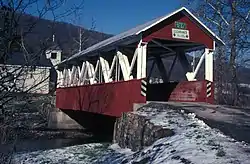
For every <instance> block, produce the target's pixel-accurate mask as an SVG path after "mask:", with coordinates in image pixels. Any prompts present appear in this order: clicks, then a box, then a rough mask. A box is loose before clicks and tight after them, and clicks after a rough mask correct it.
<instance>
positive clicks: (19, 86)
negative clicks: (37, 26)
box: [0, 43, 62, 94]
mask: <svg viewBox="0 0 250 164" xmlns="http://www.w3.org/2000/svg"><path fill="white" fill-rule="evenodd" d="M61 60H62V50H61V49H60V47H59V46H58V45H57V44H55V43H53V45H52V46H50V48H48V49H47V50H46V51H45V53H42V54H37V55H32V54H29V55H25V54H23V53H13V54H11V55H9V56H8V59H7V62H6V64H0V72H1V73H0V78H1V79H2V81H1V84H0V90H1V91H12V92H28V93H39V94H47V93H49V92H50V91H51V90H53V88H54V86H55V85H56V79H57V73H56V70H55V68H54V67H53V66H54V65H56V64H58V63H59V62H61Z"/></svg>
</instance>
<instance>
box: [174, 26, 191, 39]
mask: <svg viewBox="0 0 250 164" xmlns="http://www.w3.org/2000/svg"><path fill="white" fill-rule="evenodd" d="M172 37H173V38H176V39H187V40H189V31H188V30H182V29H176V28H172Z"/></svg>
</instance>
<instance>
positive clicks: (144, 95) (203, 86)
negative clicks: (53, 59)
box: [56, 7, 224, 117]
mask: <svg viewBox="0 0 250 164" xmlns="http://www.w3.org/2000/svg"><path fill="white" fill-rule="evenodd" d="M223 44H224V43H223V41H222V40H221V39H220V38H218V37H217V36H216V35H215V34H214V33H213V32H212V31H211V30H210V29H208V28H207V27H206V26H205V25H204V24H203V23H202V22H200V21H199V20H198V19H197V18H196V17H195V16H194V15H193V14H192V13H191V12H190V11H189V10H187V9H186V8H184V7H183V8H180V9H179V10H176V11H174V12H172V13H170V14H168V15H166V16H163V17H160V18H157V19H155V20H152V21H150V22H147V23H145V24H143V25H139V26H137V27H135V28H133V29H131V30H129V31H126V32H124V33H121V34H119V35H116V36H113V37H111V38H109V39H106V40H104V41H102V42H100V43H97V44H95V45H93V46H91V47H89V48H87V49H85V50H83V51H82V52H79V53H77V54H75V55H73V56H72V57H70V58H68V59H67V60H65V61H63V62H62V63H60V64H59V65H58V67H57V69H58V86H57V90H56V106H57V108H60V109H64V110H81V111H88V112H93V113H99V114H103V115H109V116H115V117H119V116H121V114H122V112H127V111H131V110H132V106H133V104H134V103H145V102H146V101H196V102H208V103H213V101H214V88H213V53H214V51H215V48H216V46H217V45H223ZM197 50H203V54H202V56H201V57H200V60H199V62H198V64H197V66H196V68H195V69H193V70H192V69H191V65H190V62H189V61H188V59H187V55H186V53H189V52H192V51H197ZM168 57H171V58H172V59H173V62H172V64H171V65H170V66H168V68H169V69H168V70H166V65H165V64H164V62H163V59H164V58H168ZM177 60H178V61H179V63H180V64H181V66H182V68H183V71H184V72H185V78H186V81H176V82H170V81H169V79H170V76H171V73H172V70H173V67H174V65H175V64H176V61H177ZM203 61H205V71H204V76H203V79H199V80H197V79H196V76H197V73H198V71H199V69H200V67H201V65H202V63H203ZM150 62H151V63H153V64H151V65H149V64H148V63H150ZM155 66H157V67H158V69H159V70H160V74H161V78H162V80H163V82H162V83H159V84H154V83H151V81H150V77H151V74H152V69H151V68H147V67H152V68H153V67H155Z"/></svg>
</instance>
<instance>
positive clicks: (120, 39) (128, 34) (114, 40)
mask: <svg viewBox="0 0 250 164" xmlns="http://www.w3.org/2000/svg"><path fill="white" fill-rule="evenodd" d="M179 12H182V13H184V14H185V15H186V16H188V17H189V18H193V20H195V21H196V23H197V24H198V25H199V26H200V27H201V28H202V29H203V30H204V31H205V32H206V33H207V34H208V35H209V36H210V37H211V38H212V39H213V40H214V41H216V42H217V43H219V44H223V45H225V43H224V42H223V41H222V40H221V39H220V38H219V37H218V36H217V35H216V34H214V33H213V32H212V31H211V30H210V29H209V28H208V27H207V26H205V25H204V24H203V23H202V22H201V21H200V20H199V19H198V18H197V17H195V16H194V15H193V14H192V13H191V12H190V11H189V10H188V9H187V8H185V7H182V8H180V9H178V10H176V11H174V12H171V13H169V14H168V15H165V16H162V17H159V18H156V19H154V20H151V21H149V22H147V23H145V24H142V25H139V26H137V27H135V28H132V29H130V30H128V31H125V32H123V33H121V34H118V35H115V36H113V37H110V38H108V39H106V40H104V41H101V42H99V43H97V44H94V45H93V46H90V47H89V48H87V49H85V50H83V51H81V52H78V53H76V54H74V55H73V56H71V57H70V58H68V59H65V60H64V61H62V62H61V63H60V64H62V63H65V62H67V61H71V60H73V59H76V58H78V57H81V56H85V55H88V54H90V53H94V52H98V51H102V50H104V49H105V48H108V47H111V46H114V45H116V46H119V45H120V44H122V43H124V42H126V41H128V40H129V39H130V40H131V39H136V38H137V39H140V37H141V34H142V33H143V32H145V31H147V30H149V29H151V28H152V27H154V26H156V25H157V24H159V23H161V22H163V21H164V20H166V19H168V18H170V17H172V16H173V15H175V14H177V13H179Z"/></svg>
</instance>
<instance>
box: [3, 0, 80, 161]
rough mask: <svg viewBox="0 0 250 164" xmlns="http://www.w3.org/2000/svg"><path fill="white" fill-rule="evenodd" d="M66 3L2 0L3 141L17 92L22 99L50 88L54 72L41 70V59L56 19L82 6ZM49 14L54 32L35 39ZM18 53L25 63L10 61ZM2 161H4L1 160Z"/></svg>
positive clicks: (53, 0) (61, 0)
mask: <svg viewBox="0 0 250 164" xmlns="http://www.w3.org/2000/svg"><path fill="white" fill-rule="evenodd" d="M65 3H66V0H0V17H1V18H0V118H1V119H0V134H1V135H0V144H2V142H5V140H6V138H7V137H9V136H7V135H8V133H7V132H6V131H5V130H6V129H8V128H4V127H8V125H6V124H5V113H6V112H5V111H6V107H8V104H11V103H13V99H15V98H16V93H23V95H22V99H24V100H25V99H26V98H27V95H26V94H27V93H30V92H31V91H32V92H34V91H35V90H40V89H43V88H44V87H47V86H44V85H46V84H47V83H46V84H45V83H44V82H45V81H48V80H49V78H50V73H49V72H48V69H45V68H39V71H37V70H38V69H37V64H38V63H37V62H39V60H40V59H41V58H43V57H45V58H46V56H44V55H45V51H46V50H47V49H48V47H49V46H50V44H49V40H50V39H51V36H52V34H53V32H54V31H53V28H54V25H55V22H56V21H57V20H61V19H62V18H65V17H68V16H70V15H72V14H73V13H75V12H76V10H78V9H79V5H77V4H74V5H71V6H66V5H65ZM28 14H34V15H35V16H36V17H33V16H29V15H28ZM48 15H50V17H52V21H51V31H50V32H51V35H50V36H47V37H45V38H32V35H33V34H35V33H36V32H37V31H36V29H37V28H38V27H39V26H40V22H41V21H42V19H43V18H47V16H48ZM38 36H39V34H38ZM31 39H33V40H31ZM33 41H34V42H35V41H36V44H33V43H32V42H33ZM16 55H20V56H22V60H24V62H23V63H22V64H21V65H10V64H9V63H8V62H9V61H10V60H11V59H12V57H13V56H16ZM27 79H29V80H31V81H32V82H31V83H30V84H29V85H26V83H25V81H26V80H27ZM27 103H28V102H27ZM15 112H18V111H15ZM4 129H5V130H4ZM0 157H1V154H0ZM5 162H6V161H5ZM0 163H4V162H2V161H1V160H0Z"/></svg>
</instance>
